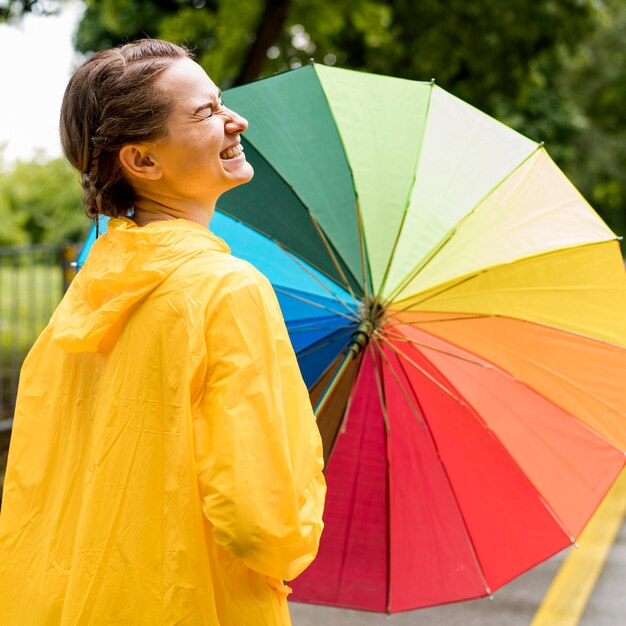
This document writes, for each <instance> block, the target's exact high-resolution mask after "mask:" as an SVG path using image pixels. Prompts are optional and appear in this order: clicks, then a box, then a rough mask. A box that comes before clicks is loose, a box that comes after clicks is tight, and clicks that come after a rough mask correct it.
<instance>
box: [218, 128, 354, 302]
mask: <svg viewBox="0 0 626 626" xmlns="http://www.w3.org/2000/svg"><path fill="white" fill-rule="evenodd" d="M246 141H247V142H248V143H249V144H250V145H251V146H252V147H253V148H254V149H255V150H256V151H257V152H258V153H259V155H260V156H261V157H263V160H264V161H265V163H266V164H267V165H268V167H270V168H271V169H272V170H273V171H274V172H275V174H276V176H278V178H280V179H281V180H282V181H283V182H284V183H285V185H287V186H288V187H289V188H290V189H291V191H292V192H293V194H294V195H295V196H296V198H298V200H299V201H300V204H301V205H302V208H303V209H304V210H305V211H306V214H307V215H308V217H309V219H310V220H311V223H312V224H313V227H314V228H315V230H316V232H317V234H318V236H319V237H320V239H321V240H322V243H323V244H324V247H325V248H326V251H327V252H328V255H329V257H330V260H331V261H332V263H333V265H334V266H335V269H336V270H337V272H338V273H339V275H340V276H341V278H342V280H343V281H344V282H345V286H346V288H347V291H349V292H350V295H351V296H352V298H353V300H354V303H355V304H357V305H358V303H359V299H358V298H357V297H356V295H355V294H354V291H353V290H352V287H351V286H350V281H349V280H348V279H347V278H346V275H345V273H344V271H343V269H341V265H340V264H339V262H338V261H337V257H336V256H335V253H334V252H333V251H332V248H331V246H330V244H329V243H328V239H327V237H326V234H325V233H324V231H323V230H322V228H321V226H320V225H319V222H318V221H317V218H316V217H315V216H314V215H313V213H312V212H311V211H310V210H309V208H308V207H307V206H306V204H305V203H304V201H303V200H302V198H301V197H300V194H299V193H298V192H297V190H296V189H295V188H294V187H293V185H291V184H290V183H289V182H288V181H287V180H286V179H285V177H284V176H283V175H282V174H281V173H280V172H279V171H278V170H277V169H276V168H275V167H274V165H273V164H272V163H270V161H269V160H268V159H267V157H266V156H265V154H264V153H263V152H262V151H261V150H260V149H259V148H258V147H257V145H256V144H255V143H254V142H253V141H251V140H250V139H249V138H248V137H246ZM223 212H225V211H223ZM259 232H262V231H260V230H259ZM263 234H265V233H263ZM269 238H270V239H272V241H275V243H277V244H278V245H280V243H278V242H277V241H276V240H275V239H273V238H272V237H269ZM350 273H351V274H352V272H350ZM352 276H353V278H354V279H355V281H356V282H357V283H358V280H357V279H356V277H355V276H354V275H352ZM328 278H331V277H330V276H329V277H328ZM331 280H332V279H331Z"/></svg>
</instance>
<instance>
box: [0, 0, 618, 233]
mask: <svg viewBox="0 0 626 626" xmlns="http://www.w3.org/2000/svg"><path fill="white" fill-rule="evenodd" d="M61 1H62V0H30V1H29V0H5V1H4V3H3V2H2V0H0V6H4V7H6V6H8V7H9V10H10V11H11V10H12V14H13V15H18V14H19V13H20V11H22V13H23V12H24V11H33V10H44V11H48V12H50V11H53V10H54V9H55V7H58V5H59V2H61ZM85 5H86V11H85V13H84V16H83V18H82V20H81V22H80V25H79V28H78V31H77V33H76V37H75V44H76V47H77V49H78V50H79V51H81V52H85V53H88V52H91V51H95V50H99V49H102V48H105V47H110V46H114V45H118V44H120V43H123V42H125V41H129V40H133V39H136V38H138V37H142V36H150V37H161V38H164V39H169V40H173V41H179V42H185V43H187V44H188V45H189V46H190V47H192V48H193V49H195V51H196V52H197V54H198V60H199V62H200V63H201V64H202V65H203V67H204V68H205V69H206V70H207V71H208V73H209V74H210V75H211V77H212V78H213V79H214V80H215V81H216V82H217V83H218V84H220V85H221V86H222V87H224V88H227V87H229V86H232V85H236V84H241V83H244V82H249V81H250V80H253V79H255V78H257V77H258V76H261V75H269V74H272V73H274V72H278V71H285V70H287V69H289V68H293V67H298V66H300V65H302V64H304V63H307V62H308V61H309V59H310V58H311V57H314V58H315V59H316V61H317V62H323V63H326V64H329V65H334V64H337V65H339V66H341V67H347V68H353V69H363V70H367V71H371V72H379V73H384V74H391V75H395V76H403V77H406V78H412V79H417V80H428V79H430V78H431V77H435V78H436V79H437V82H438V83H439V84H440V85H441V86H442V87H444V88H446V89H447V90H449V91H451V92H452V93H454V94H455V95H457V96H459V97H460V98H463V99H464V100H466V101H468V102H470V103H472V104H474V105H475V106H477V107H479V108H480V109H482V110H484V111H485V112H487V113H489V114H491V115H494V116H495V117H497V118H498V119H500V120H502V121H503V122H505V123H507V124H509V125H511V126H513V127H514V128H516V129H517V130H519V131H520V132H522V133H523V134H525V135H527V136H529V137H531V138H533V139H536V140H539V141H544V142H545V143H546V145H547V148H548V150H549V152H550V154H551V155H552V157H553V158H554V159H555V160H556V161H557V162H558V163H559V165H560V166H561V167H562V168H563V169H564V170H565V171H566V173H568V175H570V176H571V178H572V179H573V181H574V182H575V184H576V185H577V186H578V187H579V188H580V189H581V190H582V191H583V194H584V195H585V196H586V197H587V198H588V199H589V200H590V201H591V202H592V204H593V205H594V206H595V207H596V209H597V210H598V211H599V212H600V213H601V214H602V215H603V217H605V219H607V221H608V222H609V223H610V224H611V225H612V226H613V227H614V228H616V229H617V230H618V232H624V229H625V228H626V180H625V178H624V177H625V176H626V174H624V172H626V169H625V168H624V165H625V164H626V163H625V161H626V147H624V146H626V142H624V141H623V139H624V137H623V134H624V133H626V125H624V124H623V122H622V121H621V118H622V115H621V110H622V109H623V108H624V106H625V104H626V87H625V85H626V81H625V80H624V79H625V78H626V69H625V67H624V65H625V60H626V56H625V55H624V52H623V41H624V37H625V36H626V26H625V24H626V17H625V15H626V3H625V2H624V0H534V1H533V2H529V0H508V1H507V2H501V1H500V0H472V1H471V2H467V0H445V1H442V0H332V1H331V0H133V1H132V2H128V1H126V0H85ZM38 6H39V7H40V9H37V7H38ZM10 7H13V8H12V9H10ZM20 7H21V8H20ZM1 16H2V13H1V12H0V17H1ZM616 53H617V54H616ZM618 55H619V56H618Z"/></svg>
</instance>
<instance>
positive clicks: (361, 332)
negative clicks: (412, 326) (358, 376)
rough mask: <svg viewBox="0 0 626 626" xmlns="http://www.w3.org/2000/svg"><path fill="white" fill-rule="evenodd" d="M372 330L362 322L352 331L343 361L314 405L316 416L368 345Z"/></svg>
mask: <svg viewBox="0 0 626 626" xmlns="http://www.w3.org/2000/svg"><path fill="white" fill-rule="evenodd" d="M373 330H374V326H373V324H372V323H371V322H370V321H368V320H366V321H364V322H362V323H361V325H360V326H359V327H358V328H357V329H356V330H355V331H354V334H353V335H352V340H351V341H350V343H349V344H348V347H347V348H346V352H345V354H344V357H343V360H342V361H341V365H340V366H339V369H338V370H337V372H336V373H335V375H334V376H333V378H332V380H331V381H330V384H329V385H328V387H326V389H325V390H324V393H323V394H322V396H321V398H320V399H319V400H318V402H317V404H316V405H315V414H316V415H319V414H320V413H322V411H323V410H324V407H325V406H326V404H327V402H328V400H329V399H330V398H331V397H332V395H333V392H334V390H335V388H336V387H337V385H338V384H339V382H340V381H341V379H342V378H343V375H344V373H345V371H346V370H347V369H348V367H349V366H350V363H351V362H352V360H353V359H356V358H358V356H359V354H360V353H361V352H362V351H363V350H364V349H365V347H366V346H367V344H368V343H369V340H370V337H371V335H372V331H373Z"/></svg>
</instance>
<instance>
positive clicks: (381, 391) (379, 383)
mask: <svg viewBox="0 0 626 626" xmlns="http://www.w3.org/2000/svg"><path fill="white" fill-rule="evenodd" d="M376 348H377V349H378V351H379V352H382V351H381V350H380V348H379V346H376ZM368 350H369V352H370V357H371V359H372V367H373V370H374V380H375V382H376V390H377V392H378V400H379V402H380V409H381V412H382V416H383V421H384V422H385V430H386V433H387V436H386V437H385V459H386V460H387V472H386V479H387V502H386V505H387V537H386V539H387V546H386V547H387V590H386V591H387V593H386V602H385V603H386V609H387V614H391V472H390V471H389V467H388V465H389V437H390V436H391V426H390V423H389V415H388V413H387V401H386V397H385V388H384V378H383V377H382V375H381V372H379V368H378V364H377V362H376V352H375V350H374V346H373V345H372V343H371V342H370V344H369V345H368Z"/></svg>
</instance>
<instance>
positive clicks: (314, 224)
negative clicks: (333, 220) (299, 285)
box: [309, 212, 359, 305]
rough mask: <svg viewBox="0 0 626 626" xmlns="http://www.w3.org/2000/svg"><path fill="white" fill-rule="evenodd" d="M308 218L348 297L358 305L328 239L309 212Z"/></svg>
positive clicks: (357, 300)
mask: <svg viewBox="0 0 626 626" xmlns="http://www.w3.org/2000/svg"><path fill="white" fill-rule="evenodd" d="M309 218H310V220H311V222H312V224H313V226H314V228H315V230H316V231H317V234H318V235H319V237H320V239H321V240H322V243H323V244H324V247H325V248H326V251H327V252H328V255H329V256H330V260H331V261H332V262H333V265H334V266H335V269H336V270H337V271H338V272H339V275H340V276H341V278H342V279H343V280H344V282H345V284H346V288H347V290H348V291H349V292H350V295H351V296H352V299H353V300H354V303H355V304H356V305H358V303H359V299H358V298H357V297H356V295H355V294H354V291H352V287H351V286H350V282H349V281H348V279H347V278H346V275H345V273H344V271H343V270H342V269H341V265H339V262H338V261H337V257H336V256H335V253H334V252H333V249H332V248H331V246H330V244H329V243H328V238H327V237H326V234H325V233H324V231H323V230H322V227H321V226H320V225H319V222H318V221H317V219H316V218H315V216H314V215H313V214H312V213H311V212H309Z"/></svg>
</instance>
